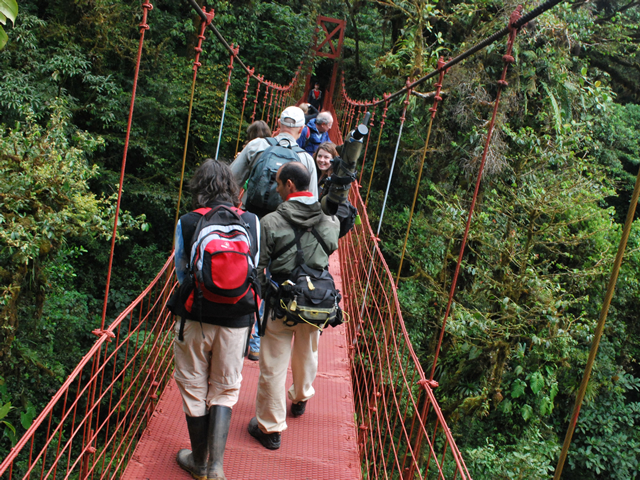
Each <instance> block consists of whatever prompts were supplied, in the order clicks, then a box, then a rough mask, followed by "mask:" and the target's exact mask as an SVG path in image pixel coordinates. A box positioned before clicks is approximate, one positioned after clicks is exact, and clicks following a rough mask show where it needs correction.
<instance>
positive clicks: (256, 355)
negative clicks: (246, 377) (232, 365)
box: [247, 350, 260, 362]
mask: <svg viewBox="0 0 640 480" xmlns="http://www.w3.org/2000/svg"><path fill="white" fill-rule="evenodd" d="M247 358H248V359H249V360H253V361H254V362H257V361H258V360H260V352H254V351H253V350H250V351H249V355H248V356H247Z"/></svg>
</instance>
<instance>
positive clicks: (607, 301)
mask: <svg viewBox="0 0 640 480" xmlns="http://www.w3.org/2000/svg"><path fill="white" fill-rule="evenodd" d="M639 198H640V170H639V171H638V175H637V177H636V183H635V186H634V189H633V194H632V196H631V204H630V205H629V210H628V211H627V218H626V220H625V222H624V227H623V229H622V237H621V238H620V243H619V245H618V252H617V254H616V259H615V261H614V263H613V268H612V269H611V276H610V277H609V283H608V285H607V292H606V294H605V296H604V302H603V304H602V309H601V310H600V318H599V319H598V325H597V327H596V330H595V333H594V335H593V337H594V338H593V340H592V342H591V349H590V351H589V358H588V360H587V365H586V367H585V369H584V376H583V378H582V382H581V383H580V388H579V389H578V395H577V396H576V402H575V404H574V407H573V413H572V414H571V421H570V422H569V427H568V428H567V433H566V436H565V439H564V443H563V445H562V451H561V452H560V458H559V459H558V465H557V466H556V472H555V475H554V477H553V478H554V480H560V475H561V474H562V469H563V468H564V463H565V461H566V459H567V455H568V453H569V447H570V445H571V438H572V437H573V432H574V430H575V428H576V424H577V423H578V417H579V416H580V407H581V405H582V401H583V400H584V396H585V393H586V391H587V385H588V384H589V378H590V377H591V370H592V369H593V363H594V361H595V358H596V354H597V353H598V347H599V346H600V339H601V338H602V332H603V331H604V325H605V322H606V321H607V316H608V314H609V306H610V305H611V300H612V299H613V294H614V292H615V288H616V282H617V281H618V274H619V273H620V266H621V265H622V258H623V256H624V252H625V249H626V248H627V241H628V240H629V234H630V232H631V227H632V225H633V218H634V217H635V214H636V206H637V205H638V199H639Z"/></svg>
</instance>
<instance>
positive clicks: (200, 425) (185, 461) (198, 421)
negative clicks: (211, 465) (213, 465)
mask: <svg viewBox="0 0 640 480" xmlns="http://www.w3.org/2000/svg"><path fill="white" fill-rule="evenodd" d="M187 428H188V430H189V440H191V450H189V449H188V448H183V449H182V450H180V451H179V452H178V456H177V457H176V460H177V462H178V465H180V467H181V468H183V469H184V470H186V471H187V472H189V473H190V474H191V476H192V477H193V478H195V479H196V480H207V455H208V453H209V452H208V451H207V432H208V430H209V415H204V416H202V417H190V416H188V415H187Z"/></svg>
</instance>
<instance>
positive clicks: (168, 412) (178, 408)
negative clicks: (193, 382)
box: [122, 252, 361, 480]
mask: <svg viewBox="0 0 640 480" xmlns="http://www.w3.org/2000/svg"><path fill="white" fill-rule="evenodd" d="M329 270H330V271H331V274H332V275H333V276H334V278H335V280H336V283H337V287H338V288H341V284H342V282H341V278H340V263H339V259H338V253H337V252H336V253H334V255H332V256H331V262H330V266H329ZM258 375H259V368H258V363H257V362H252V361H249V360H245V364H244V368H243V371H242V376H243V381H242V388H241V390H240V399H239V401H238V404H237V405H236V406H235V407H234V409H233V416H232V418H231V429H230V431H229V440H228V442H227V449H226V452H225V469H224V470H225V475H226V476H227V478H228V479H229V480H267V479H268V480H286V479H291V480H302V479H313V480H320V479H326V480H350V479H360V478H361V472H360V458H359V454H358V446H357V440H356V439H357V436H356V426H355V423H354V406H353V391H352V389H351V378H350V372H349V356H348V350H347V345H346V338H345V331H344V326H340V327H337V328H329V329H327V330H325V332H324V333H323V334H322V337H321V339H320V352H319V366H318V376H317V378H316V381H315V383H314V387H315V389H316V395H315V397H314V398H313V399H311V400H310V401H309V403H308V404H307V410H306V413H305V414H304V415H303V416H302V417H300V418H292V417H291V416H290V415H288V417H287V425H288V428H287V430H285V431H284V432H283V434H282V447H280V449H279V450H275V451H271V450H267V449H265V448H264V447H262V445H260V443H259V442H258V441H257V440H255V439H254V438H253V437H252V436H251V435H249V433H248V432H247V425H248V423H249V420H250V419H251V417H253V416H254V415H255V397H256V389H257V385H258ZM289 385H291V370H290V369H289V375H288V376H287V388H289ZM289 405H290V402H289V401H287V408H289ZM180 448H189V437H188V435H187V424H186V421H185V419H184V413H183V412H182V403H181V399H180V392H179V391H178V388H177V386H176V384H175V382H174V381H173V380H171V382H170V383H169V385H168V386H167V389H166V390H165V392H164V394H163V395H162V397H161V399H160V402H159V404H158V408H157V409H156V411H155V413H154V415H153V418H152V420H151V422H150V424H149V427H148V428H147V429H146V430H145V432H144V433H143V435H142V438H141V440H140V442H139V443H138V445H137V447H136V449H135V452H134V454H133V457H132V459H131V461H130V462H129V465H128V466H127V469H126V471H125V473H124V475H123V476H122V479H123V480H180V479H185V480H187V479H189V478H191V476H190V475H189V474H187V473H186V472H184V471H183V470H181V469H180V468H179V467H178V465H177V464H176V462H175V455H176V453H177V451H178V450H179V449H180Z"/></svg>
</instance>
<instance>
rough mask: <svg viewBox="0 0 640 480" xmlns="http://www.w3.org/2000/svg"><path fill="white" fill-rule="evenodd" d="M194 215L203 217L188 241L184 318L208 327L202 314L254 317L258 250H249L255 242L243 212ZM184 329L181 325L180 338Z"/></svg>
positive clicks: (207, 211)
mask: <svg viewBox="0 0 640 480" xmlns="http://www.w3.org/2000/svg"><path fill="white" fill-rule="evenodd" d="M195 212H196V213H199V214H201V215H202V217H201V218H200V220H199V221H198V224H197V225H196V229H195V231H194V233H193V237H192V240H191V255H190V257H189V258H190V261H189V273H190V275H189V277H190V279H189V280H190V282H188V283H191V284H192V288H191V292H190V294H189V295H188V297H186V299H185V301H184V308H185V310H186V312H187V313H188V314H189V316H188V317H187V318H190V319H191V320H198V321H201V322H204V323H208V322H207V319H206V317H207V315H203V310H205V311H206V312H215V315H216V316H220V317H223V316H239V315H246V314H249V313H252V312H256V313H257V312H258V308H259V305H260V286H259V282H258V272H257V268H256V267H257V265H256V259H255V258H254V256H253V255H252V250H254V251H257V250H256V249H255V248H254V249H252V248H251V247H252V242H253V241H254V240H253V238H252V235H251V234H250V226H249V224H248V223H247V222H246V221H245V220H244V219H243V218H242V216H241V215H242V213H243V212H242V211H241V210H239V209H237V208H233V207H227V206H224V205H218V206H216V207H214V208H200V209H198V210H195ZM255 241H257V240H255ZM183 318H184V317H183ZM183 326H184V321H183V322H182V325H181V326H180V337H182V331H183Z"/></svg>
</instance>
